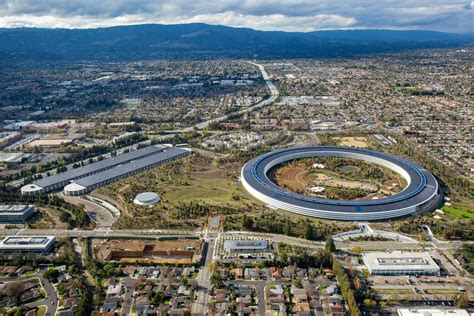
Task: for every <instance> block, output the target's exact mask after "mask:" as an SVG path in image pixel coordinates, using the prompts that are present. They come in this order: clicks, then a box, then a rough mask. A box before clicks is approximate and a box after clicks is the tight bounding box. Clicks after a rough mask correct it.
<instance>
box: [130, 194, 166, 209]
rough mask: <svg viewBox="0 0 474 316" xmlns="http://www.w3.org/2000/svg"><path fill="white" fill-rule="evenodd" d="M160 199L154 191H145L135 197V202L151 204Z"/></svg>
mask: <svg viewBox="0 0 474 316" xmlns="http://www.w3.org/2000/svg"><path fill="white" fill-rule="evenodd" d="M159 201H160V196H159V195H158V194H156V193H154V192H143V193H140V194H137V196H136V197H135V199H134V200H133V203H135V204H137V205H148V206H151V205H153V204H156V203H158V202H159Z"/></svg>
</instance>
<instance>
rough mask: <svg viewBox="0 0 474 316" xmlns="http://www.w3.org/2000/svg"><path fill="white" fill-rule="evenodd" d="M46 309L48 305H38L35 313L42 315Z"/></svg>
mask: <svg viewBox="0 0 474 316" xmlns="http://www.w3.org/2000/svg"><path fill="white" fill-rule="evenodd" d="M47 311H48V307H46V305H41V306H40V307H38V312H37V313H36V315H38V316H44V315H46V312H47Z"/></svg>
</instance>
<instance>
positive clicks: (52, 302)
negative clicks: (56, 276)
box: [0, 267, 58, 316]
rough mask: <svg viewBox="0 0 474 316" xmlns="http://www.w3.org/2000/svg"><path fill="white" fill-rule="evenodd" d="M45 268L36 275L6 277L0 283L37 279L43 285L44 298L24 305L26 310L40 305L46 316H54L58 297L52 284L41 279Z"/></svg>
mask: <svg viewBox="0 0 474 316" xmlns="http://www.w3.org/2000/svg"><path fill="white" fill-rule="evenodd" d="M46 269H47V268H46V267H43V268H41V269H40V271H39V272H38V273H36V274H32V275H28V276H20V277H6V278H0V281H3V282H15V281H25V280H30V279H34V278H38V279H40V281H41V284H42V285H43V289H44V291H45V292H46V298H44V299H42V300H40V301H35V302H31V303H28V304H25V306H26V307H28V308H35V307H38V306H41V305H46V306H47V307H48V310H47V312H46V316H55V315H56V309H57V308H58V295H57V293H56V289H55V288H54V286H53V284H52V283H51V282H49V281H48V279H46V278H44V277H43V273H44V272H46Z"/></svg>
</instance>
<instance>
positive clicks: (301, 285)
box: [293, 278, 303, 289]
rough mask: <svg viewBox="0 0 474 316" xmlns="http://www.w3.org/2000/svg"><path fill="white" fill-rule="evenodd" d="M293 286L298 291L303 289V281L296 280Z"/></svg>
mask: <svg viewBox="0 0 474 316" xmlns="http://www.w3.org/2000/svg"><path fill="white" fill-rule="evenodd" d="M293 285H294V286H295V287H296V288H298V289H302V288H303V281H302V280H301V278H296V279H295V280H294V281H293Z"/></svg>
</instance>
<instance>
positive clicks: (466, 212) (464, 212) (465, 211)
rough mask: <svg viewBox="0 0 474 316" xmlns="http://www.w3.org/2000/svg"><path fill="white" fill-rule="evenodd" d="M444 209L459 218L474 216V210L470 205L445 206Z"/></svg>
mask: <svg viewBox="0 0 474 316" xmlns="http://www.w3.org/2000/svg"><path fill="white" fill-rule="evenodd" d="M442 210H443V211H444V212H446V213H449V214H451V215H452V216H454V217H458V218H474V210H473V209H471V208H470V207H469V206H468V205H456V206H443V208H442Z"/></svg>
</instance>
